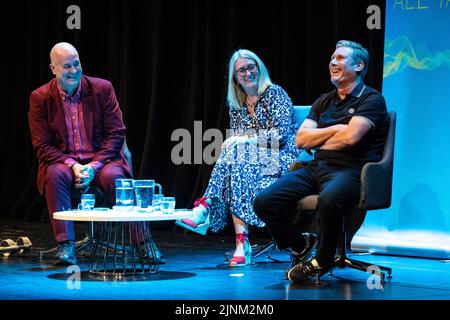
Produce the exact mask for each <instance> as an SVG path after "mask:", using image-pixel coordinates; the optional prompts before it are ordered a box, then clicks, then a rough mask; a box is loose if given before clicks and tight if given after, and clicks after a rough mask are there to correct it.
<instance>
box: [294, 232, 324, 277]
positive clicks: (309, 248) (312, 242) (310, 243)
mask: <svg viewBox="0 0 450 320" xmlns="http://www.w3.org/2000/svg"><path fill="white" fill-rule="evenodd" d="M302 236H303V238H304V239H305V243H306V245H305V248H304V249H303V251H302V252H301V253H300V254H294V253H292V252H291V265H290V266H289V270H290V269H292V268H293V267H294V266H295V265H296V264H302V263H303V262H305V261H306V260H308V259H309V258H310V257H311V255H312V254H313V251H314V250H315V249H316V247H317V242H318V240H317V236H316V235H315V234H314V233H307V232H305V233H302Z"/></svg>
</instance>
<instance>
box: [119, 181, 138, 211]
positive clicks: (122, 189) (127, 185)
mask: <svg viewBox="0 0 450 320" xmlns="http://www.w3.org/2000/svg"><path fill="white" fill-rule="evenodd" d="M133 205H134V188H133V179H116V206H115V209H117V210H121V211H130V210H133Z"/></svg>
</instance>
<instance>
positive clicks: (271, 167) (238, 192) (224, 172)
mask: <svg viewBox="0 0 450 320" xmlns="http://www.w3.org/2000/svg"><path fill="white" fill-rule="evenodd" d="M230 129H231V130H232V134H233V135H234V134H238V135H241V134H250V135H253V134H255V135H256V137H257V138H258V143H257V144H240V145H235V146H234V147H232V148H226V149H223V150H222V152H221V153H220V156H219V159H218V160H217V162H216V165H215V166H214V169H213V171H212V172H211V177H210V180H209V183H208V187H207V188H206V191H205V194H204V195H205V196H206V197H208V198H210V199H211V201H212V204H211V206H210V226H209V229H210V230H211V231H212V232H219V231H220V230H222V229H223V228H224V227H225V225H226V223H227V219H228V214H230V213H231V214H233V215H235V216H236V217H238V218H240V219H241V220H242V221H244V222H245V223H246V224H247V225H254V226H256V227H263V226H264V222H262V221H261V220H260V219H259V218H258V217H257V216H256V214H255V213H254V211H253V201H254V199H255V198H256V196H257V195H258V193H259V192H260V191H262V190H263V189H265V188H267V187H268V186H269V185H270V184H272V183H273V182H274V181H275V180H277V179H278V178H279V177H281V176H282V175H283V174H284V173H286V172H287V170H288V168H289V166H290V164H291V163H293V162H294V161H296V159H297V156H298V152H299V150H298V149H297V148H296V146H295V134H296V130H297V124H296V123H295V119H294V108H293V106H292V102H291V99H290V98H289V96H288V94H287V93H286V92H285V91H284V90H283V89H282V88H281V87H280V86H277V85H271V86H270V87H268V88H267V89H266V90H265V91H264V93H263V94H262V95H261V96H260V97H259V99H258V101H257V102H256V104H255V113H254V115H250V114H249V113H248V112H247V107H246V106H245V105H244V106H243V107H242V108H240V109H236V110H235V109H231V108H230Z"/></svg>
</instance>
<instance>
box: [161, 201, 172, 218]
mask: <svg viewBox="0 0 450 320" xmlns="http://www.w3.org/2000/svg"><path fill="white" fill-rule="evenodd" d="M174 210H175V198H174V197H163V198H162V200H161V211H162V213H165V214H167V213H172V212H174Z"/></svg>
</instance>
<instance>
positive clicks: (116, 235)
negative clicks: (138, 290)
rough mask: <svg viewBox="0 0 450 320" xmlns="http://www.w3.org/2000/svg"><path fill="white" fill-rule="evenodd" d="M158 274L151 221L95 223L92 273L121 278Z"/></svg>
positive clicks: (90, 266) (91, 258) (90, 261)
mask: <svg viewBox="0 0 450 320" xmlns="http://www.w3.org/2000/svg"><path fill="white" fill-rule="evenodd" d="M158 270H159V261H158V256H157V247H156V244H155V242H154V240H153V238H152V234H151V232H150V223H149V222H148V221H145V222H144V221H139V222H122V221H121V222H95V223H94V241H93V245H92V249H91V255H90V259H89V272H90V273H92V274H95V275H101V276H112V277H122V276H126V275H145V274H152V273H156V272H158Z"/></svg>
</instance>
